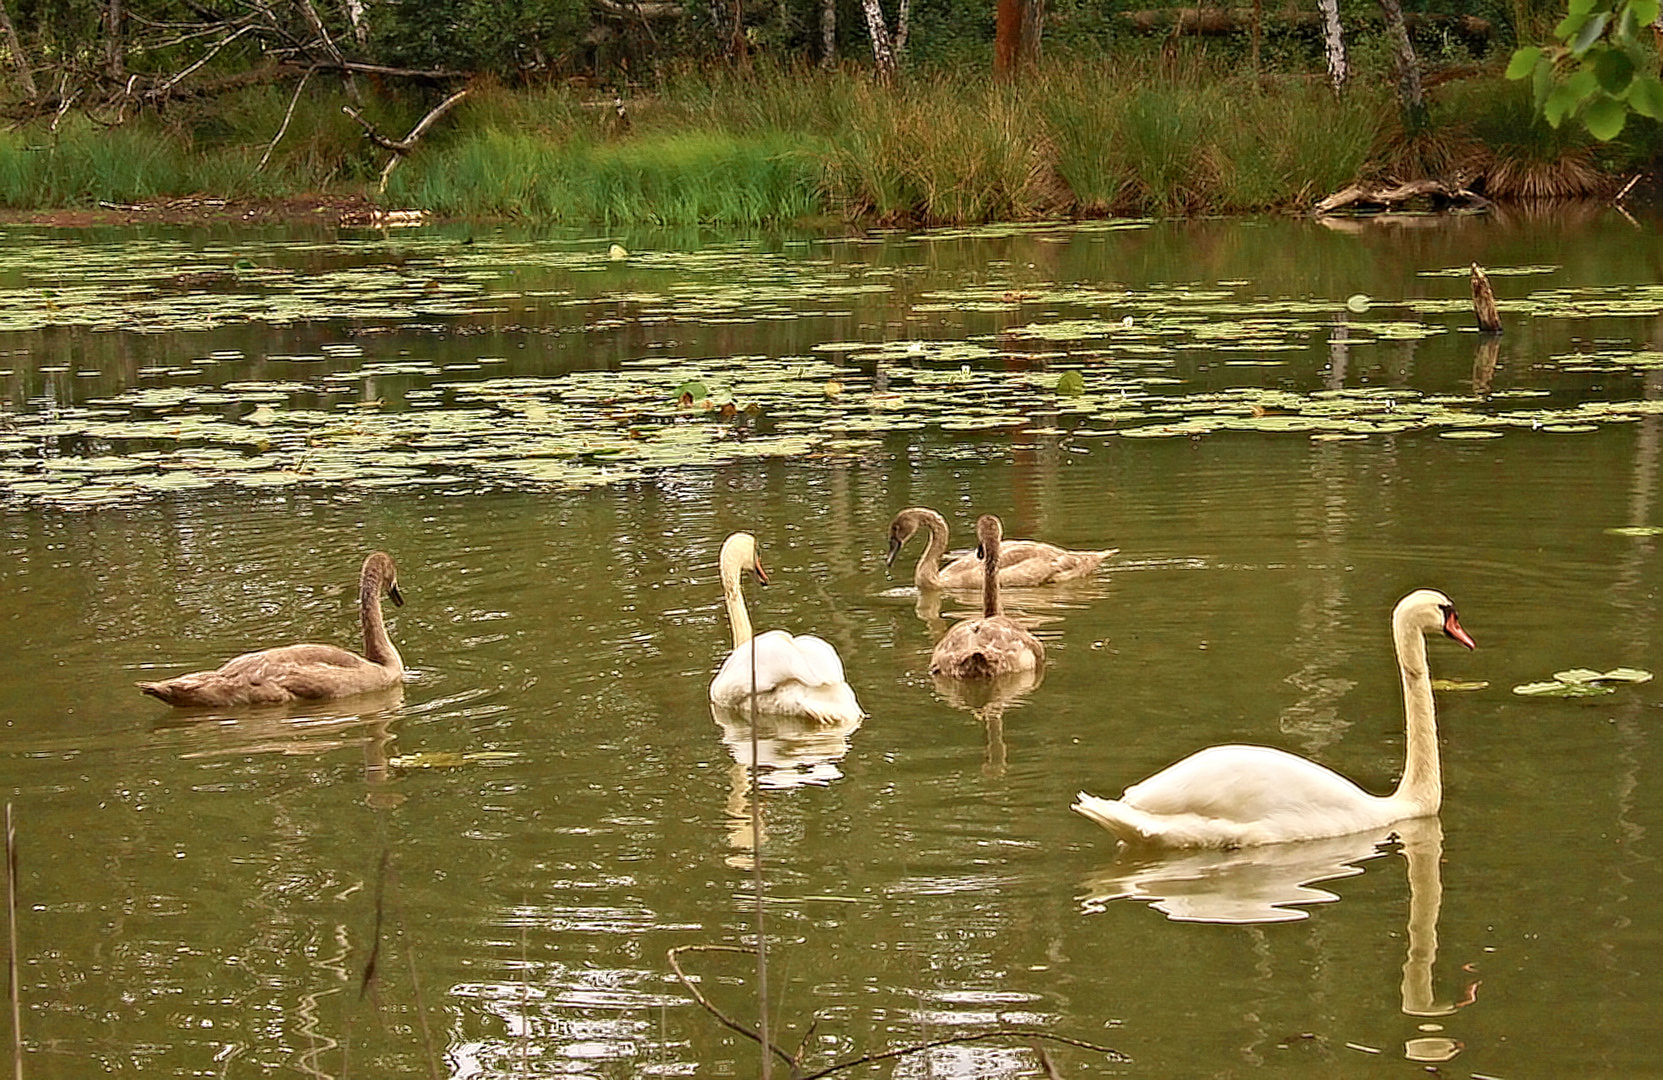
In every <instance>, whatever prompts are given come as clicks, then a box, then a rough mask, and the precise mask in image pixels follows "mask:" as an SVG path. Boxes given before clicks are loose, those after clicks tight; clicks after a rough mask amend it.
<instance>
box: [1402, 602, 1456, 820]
mask: <svg viewBox="0 0 1663 1080" xmlns="http://www.w3.org/2000/svg"><path fill="white" fill-rule="evenodd" d="M1392 636H1393V638H1394V639H1395V642H1394V643H1395V644H1396V646H1397V665H1398V668H1399V669H1400V671H1401V672H1402V675H1403V722H1404V762H1403V778H1402V779H1401V780H1399V781H1398V784H1397V791H1396V792H1395V793H1394V794H1393V798H1394V799H1396V800H1398V801H1400V802H1407V803H1412V804H1413V807H1414V810H1415V812H1416V813H1417V814H1435V813H1437V812H1438V808H1439V806H1440V805H1442V803H1443V774H1442V772H1441V770H1440V767H1439V763H1438V725H1437V720H1436V717H1435V715H1434V710H1433V705H1432V676H1431V674H1430V672H1428V670H1427V667H1426V635H1425V633H1423V632H1422V631H1421V630H1420V629H1419V628H1418V627H1415V626H1413V625H1410V624H1409V622H1408V621H1407V620H1405V619H1401V618H1399V619H1394V620H1393V625H1392Z"/></svg>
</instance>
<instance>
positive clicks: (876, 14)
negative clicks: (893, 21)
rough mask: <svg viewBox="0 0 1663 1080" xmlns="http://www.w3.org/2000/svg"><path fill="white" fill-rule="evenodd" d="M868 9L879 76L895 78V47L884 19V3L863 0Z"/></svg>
mask: <svg viewBox="0 0 1663 1080" xmlns="http://www.w3.org/2000/svg"><path fill="white" fill-rule="evenodd" d="M861 4H862V6H863V7H864V9H865V11H866V32H867V33H868V34H870V35H871V37H872V59H873V61H874V62H875V63H876V64H877V65H878V77H879V78H881V79H883V80H884V81H885V82H890V81H893V80H894V78H895V48H894V46H893V45H892V44H891V43H890V40H889V26H888V24H887V23H885V22H884V19H883V5H882V4H881V3H880V2H879V0H861Z"/></svg>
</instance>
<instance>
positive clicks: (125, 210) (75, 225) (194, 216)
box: [0, 194, 433, 229]
mask: <svg viewBox="0 0 1663 1080" xmlns="http://www.w3.org/2000/svg"><path fill="white" fill-rule="evenodd" d="M399 215H404V219H402V220H401V218H400V217H399ZM412 215H413V216H414V217H415V221H410V220H408V218H409V217H410V216H412ZM389 217H391V218H392V221H393V222H397V223H399V224H413V223H416V222H422V223H426V222H430V221H431V220H433V219H432V218H430V217H428V216H427V215H424V214H421V213H420V212H419V211H399V210H388V209H387V208H385V207H381V206H377V205H376V204H375V203H374V202H372V201H371V200H370V199H369V198H368V197H367V196H364V195H339V194H331V195H319V194H312V195H288V196H283V197H281V198H272V199H216V198H211V197H209V196H189V197H186V198H179V199H157V200H154V201H151V202H142V203H133V204H131V205H128V204H118V203H100V204H98V205H97V206H89V207H59V208H56V209H33V210H20V209H0V225H43V226H47V227H51V228H63V229H85V228H95V227H98V226H101V225H347V226H374V225H381V224H388V223H391V222H389V220H388V219H389Z"/></svg>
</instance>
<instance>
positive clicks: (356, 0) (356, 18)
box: [346, 0, 370, 49]
mask: <svg viewBox="0 0 1663 1080" xmlns="http://www.w3.org/2000/svg"><path fill="white" fill-rule="evenodd" d="M346 17H347V21H348V22H350V23H351V24H352V36H353V37H354V38H357V39H358V47H359V48H360V49H363V48H368V47H369V43H370V33H369V28H368V27H367V26H365V25H364V0H346Z"/></svg>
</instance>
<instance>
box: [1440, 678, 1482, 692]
mask: <svg viewBox="0 0 1663 1080" xmlns="http://www.w3.org/2000/svg"><path fill="white" fill-rule="evenodd" d="M1489 685H1490V684H1489V683H1488V682H1486V681H1484V680H1482V679H1480V680H1476V681H1472V682H1467V681H1463V680H1461V679H1433V680H1432V689H1434V690H1450V691H1471V690H1483V689H1486V688H1487V687H1488V686H1489Z"/></svg>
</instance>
